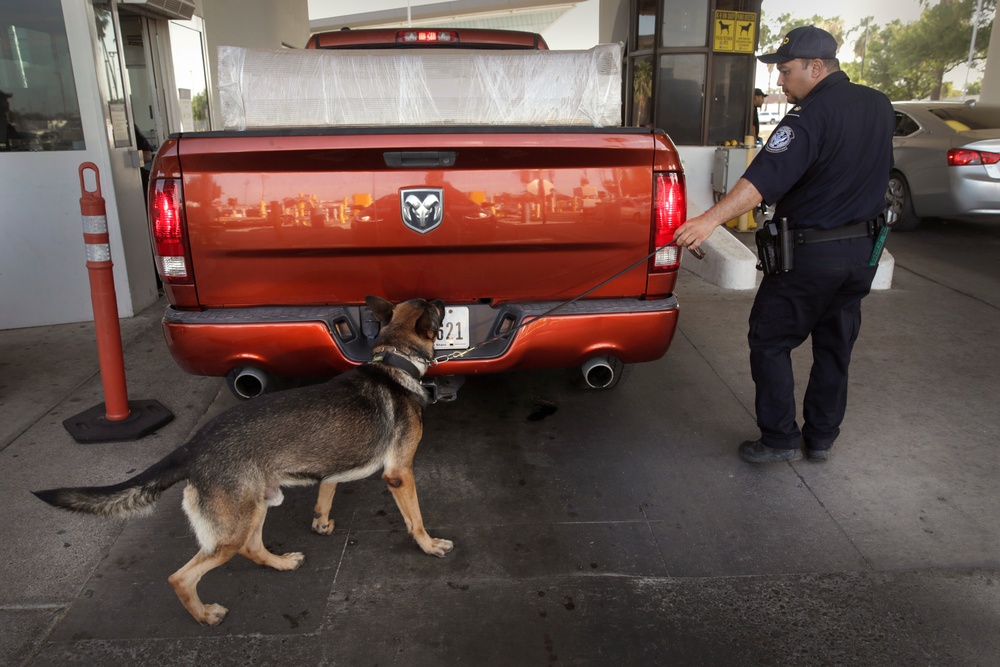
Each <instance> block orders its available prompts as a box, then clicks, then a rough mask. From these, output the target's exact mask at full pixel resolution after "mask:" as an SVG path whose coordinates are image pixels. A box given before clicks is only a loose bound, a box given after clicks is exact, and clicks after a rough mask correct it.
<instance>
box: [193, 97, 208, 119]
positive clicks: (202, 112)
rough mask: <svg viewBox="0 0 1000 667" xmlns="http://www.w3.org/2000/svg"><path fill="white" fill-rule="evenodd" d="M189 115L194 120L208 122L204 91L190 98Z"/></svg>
mask: <svg viewBox="0 0 1000 667" xmlns="http://www.w3.org/2000/svg"><path fill="white" fill-rule="evenodd" d="M191 115H192V116H194V119H195V120H208V93H207V92H205V91H204V90H203V91H201V92H200V93H198V94H197V95H195V96H194V97H192V98H191Z"/></svg>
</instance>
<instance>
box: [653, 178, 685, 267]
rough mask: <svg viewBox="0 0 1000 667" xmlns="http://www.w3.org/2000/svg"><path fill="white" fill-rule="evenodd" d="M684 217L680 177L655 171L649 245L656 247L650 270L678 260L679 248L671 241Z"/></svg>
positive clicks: (674, 264) (676, 262)
mask: <svg viewBox="0 0 1000 667" xmlns="http://www.w3.org/2000/svg"><path fill="white" fill-rule="evenodd" d="M685 220H687V197H686V196H685V192H684V177H683V176H682V175H680V174H677V173H674V172H665V173H657V174H656V178H655V180H654V184H653V221H654V230H653V247H654V248H659V250H657V251H656V254H655V255H654V256H653V259H652V262H651V264H650V270H651V271H654V272H656V271H672V270H675V269H677V267H679V266H680V264H681V250H680V248H678V247H677V246H675V245H673V241H674V231H675V230H676V229H677V228H678V227H680V226H681V225H683V224H684V221H685Z"/></svg>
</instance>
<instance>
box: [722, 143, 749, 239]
mask: <svg viewBox="0 0 1000 667" xmlns="http://www.w3.org/2000/svg"><path fill="white" fill-rule="evenodd" d="M743 144H744V146H745V147H746V149H747V167H749V166H750V163H751V162H753V158H754V155H755V152H756V151H755V148H756V144H754V139H753V135H751V134H748V135H746V136H745V137H743ZM730 222H732V221H730ZM726 224H727V225H729V223H726ZM729 226H731V225H729ZM756 227H757V223H756V222H754V219H753V212H752V211H750V212H747V213H744V214H743V215H741V216H740V217H739V222H738V223H737V229H738V230H739V231H741V232H747V231H750V230H751V229H754V228H756Z"/></svg>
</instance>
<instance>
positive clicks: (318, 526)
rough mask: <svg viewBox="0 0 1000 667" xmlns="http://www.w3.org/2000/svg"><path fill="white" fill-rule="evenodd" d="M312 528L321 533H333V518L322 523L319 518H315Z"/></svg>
mask: <svg viewBox="0 0 1000 667" xmlns="http://www.w3.org/2000/svg"><path fill="white" fill-rule="evenodd" d="M312 530H313V532H314V533H318V534H320V535H331V534H332V533H333V519H330V520H329V521H327V522H326V523H320V520H319V519H313V523H312Z"/></svg>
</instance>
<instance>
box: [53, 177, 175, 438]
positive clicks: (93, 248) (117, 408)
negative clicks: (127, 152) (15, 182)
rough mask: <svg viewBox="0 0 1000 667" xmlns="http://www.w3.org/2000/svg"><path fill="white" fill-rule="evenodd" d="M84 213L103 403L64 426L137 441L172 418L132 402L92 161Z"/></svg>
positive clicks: (155, 405)
mask: <svg viewBox="0 0 1000 667" xmlns="http://www.w3.org/2000/svg"><path fill="white" fill-rule="evenodd" d="M87 170H92V171H93V172H94V181H95V184H96V188H95V189H94V190H87V185H86V183H85V172H86V171H87ZM80 195H81V196H80V213H81V215H82V216H83V240H84V243H86V246H87V272H88V274H89V275H90V298H91V301H92V302H93V306H94V332H95V334H96V336H97V356H98V360H99V362H100V366H101V384H102V386H103V388H104V403H101V404H99V405H96V406H94V407H93V408H91V409H89V410H85V411H83V412H81V413H80V414H78V415H75V416H73V417H70V418H69V419H67V420H65V421H64V422H63V426H65V427H66V430H67V431H69V433H70V435H72V436H73V439H75V440H76V441H77V442H107V441H110V440H135V439H137V438H141V437H142V436H144V435H147V434H149V433H152V432H153V431H155V430H156V429H158V428H160V427H161V426H163V425H164V424H166V423H168V422H169V421H170V420H172V419H173V418H174V415H173V413H171V412H170V411H169V410H167V409H166V408H164V407H163V406H162V405H160V403H159V402H158V401H150V400H145V401H129V400H128V389H127V388H126V385H125V357H124V355H123V353H122V334H121V327H120V326H119V324H118V298H117V295H116V294H115V279H114V274H113V271H112V263H111V244H110V237H109V236H108V218H107V209H106V207H105V203H104V197H103V196H102V195H101V174H100V171H99V170H98V169H97V165H95V164H94V163H93V162H84V163H83V164H81V165H80Z"/></svg>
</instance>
